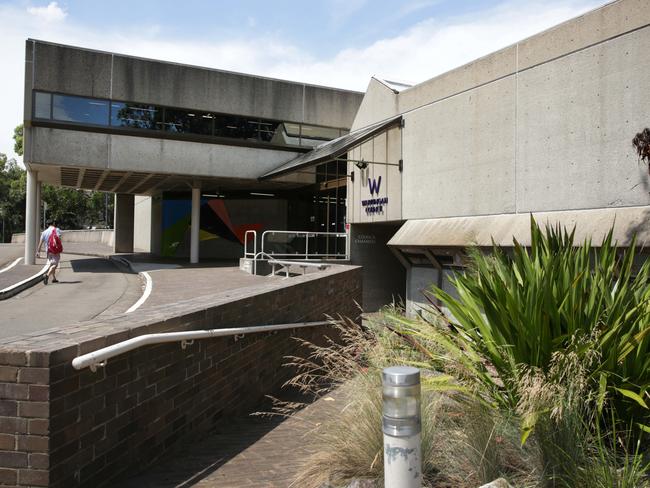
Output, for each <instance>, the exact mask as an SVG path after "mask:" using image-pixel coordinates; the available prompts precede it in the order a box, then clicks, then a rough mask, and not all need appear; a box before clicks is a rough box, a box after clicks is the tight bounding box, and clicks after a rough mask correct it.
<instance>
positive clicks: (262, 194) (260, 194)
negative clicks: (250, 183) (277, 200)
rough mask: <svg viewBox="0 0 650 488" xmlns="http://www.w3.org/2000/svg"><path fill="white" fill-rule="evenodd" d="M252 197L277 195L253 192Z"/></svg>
mask: <svg viewBox="0 0 650 488" xmlns="http://www.w3.org/2000/svg"><path fill="white" fill-rule="evenodd" d="M251 195H255V196H257V197H274V196H275V193H256V192H251Z"/></svg>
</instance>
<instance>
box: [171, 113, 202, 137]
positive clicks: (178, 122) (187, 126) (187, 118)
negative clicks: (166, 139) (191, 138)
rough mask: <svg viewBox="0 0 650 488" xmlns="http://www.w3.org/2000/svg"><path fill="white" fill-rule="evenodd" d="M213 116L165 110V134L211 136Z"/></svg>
mask: <svg viewBox="0 0 650 488" xmlns="http://www.w3.org/2000/svg"><path fill="white" fill-rule="evenodd" d="M213 120H214V115H212V114H210V113H207V112H198V111H189V110H175V109H172V108H167V109H165V130H166V131H167V132H176V133H188V134H200V135H205V136H211V135H212V121H213Z"/></svg>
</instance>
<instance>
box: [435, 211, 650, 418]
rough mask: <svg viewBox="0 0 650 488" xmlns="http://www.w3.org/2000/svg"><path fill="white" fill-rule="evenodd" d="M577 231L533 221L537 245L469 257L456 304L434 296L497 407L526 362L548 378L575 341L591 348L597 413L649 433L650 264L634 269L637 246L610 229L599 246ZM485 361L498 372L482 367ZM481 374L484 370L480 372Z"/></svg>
mask: <svg viewBox="0 0 650 488" xmlns="http://www.w3.org/2000/svg"><path fill="white" fill-rule="evenodd" d="M574 233H575V229H574V231H571V232H568V231H567V230H565V229H561V228H560V227H547V228H546V229H545V232H543V231H542V230H541V229H540V228H539V226H538V225H537V223H536V222H535V220H534V219H532V218H531V236H532V241H531V246H530V249H527V248H525V247H523V246H521V245H520V244H519V243H518V242H516V241H515V242H514V248H513V250H512V253H507V252H506V251H504V250H503V249H501V248H499V247H496V246H495V247H494V249H493V251H492V253H491V254H483V253H481V252H480V251H479V250H473V251H471V252H470V255H469V260H468V267H467V270H466V272H465V273H458V274H456V275H455V276H454V278H453V279H452V283H453V285H454V286H455V288H456V290H457V292H458V298H454V297H452V296H451V295H450V294H448V293H446V292H444V291H443V290H441V289H439V288H434V292H433V293H434V294H435V296H436V297H438V298H439V299H440V300H441V301H442V303H443V304H444V305H445V306H446V307H447V308H448V309H449V311H450V312H451V314H452V315H453V318H454V320H453V323H451V324H450V327H452V328H453V329H454V330H455V331H456V332H457V339H454V340H455V342H456V345H455V347H456V348H460V349H461V350H463V351H464V355H465V357H468V358H470V359H472V358H473V359H472V360H473V361H474V363H475V364H474V367H476V368H477V369H479V372H480V373H481V375H482V376H481V379H482V380H483V382H484V386H486V387H490V383H494V381H493V379H494V378H498V384H492V385H491V388H492V393H493V397H494V398H495V399H496V401H497V402H498V403H500V404H502V405H508V406H509V407H511V408H516V406H517V404H518V402H519V400H520V398H521V391H520V390H519V384H520V383H519V381H518V378H519V371H518V369H519V368H520V367H521V365H526V366H529V367H534V368H539V369H540V370H541V371H543V372H548V370H549V366H550V364H551V358H552V357H553V354H554V353H556V352H558V351H564V350H566V349H567V348H568V347H569V346H570V344H571V341H573V340H575V339H578V340H579V339H580V338H593V339H594V340H593V341H587V342H584V344H589V347H582V348H577V349H576V350H575V352H576V353H577V354H578V355H579V356H581V357H584V356H585V355H587V354H588V353H589V348H590V347H591V348H592V349H593V348H595V352H596V353H597V355H598V358H599V360H598V361H597V362H594V363H593V364H592V365H591V366H590V371H589V375H588V376H589V384H590V391H591V392H592V393H595V394H596V397H597V401H598V405H599V408H602V407H603V405H605V401H606V399H607V398H609V405H611V406H612V407H613V408H615V410H616V412H617V416H618V417H617V418H618V419H620V420H621V421H622V422H623V424H624V425H630V424H631V423H632V422H634V423H635V424H636V426H637V427H640V428H642V429H648V427H647V425H648V424H649V423H650V422H649V421H648V414H649V410H648V408H647V403H648V400H649V399H650V393H649V389H650V261H645V262H644V263H643V265H642V266H641V267H640V269H639V270H638V272H637V273H636V275H635V274H634V272H633V263H634V258H635V251H636V249H635V243H634V242H633V243H632V245H631V246H630V247H629V248H628V249H626V250H620V249H618V248H617V247H616V245H615V244H614V243H613V242H612V231H610V232H609V233H608V234H607V236H606V237H605V239H604V240H603V242H602V244H601V246H600V247H599V248H598V249H596V248H595V247H593V246H592V245H591V242H590V241H586V242H584V243H582V245H577V244H576V243H575V242H574ZM481 361H486V362H488V363H489V365H490V366H491V367H493V368H494V370H495V374H494V375H486V374H485V372H484V371H482V370H481V364H482V363H481ZM483 369H484V368H483Z"/></svg>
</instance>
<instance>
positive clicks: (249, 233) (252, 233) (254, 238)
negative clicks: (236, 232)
mask: <svg viewBox="0 0 650 488" xmlns="http://www.w3.org/2000/svg"><path fill="white" fill-rule="evenodd" d="M249 235H252V236H253V252H252V253H251V252H248V236H249ZM256 255H257V231H255V230H247V231H246V232H245V233H244V257H245V258H252V259H255V256H256Z"/></svg>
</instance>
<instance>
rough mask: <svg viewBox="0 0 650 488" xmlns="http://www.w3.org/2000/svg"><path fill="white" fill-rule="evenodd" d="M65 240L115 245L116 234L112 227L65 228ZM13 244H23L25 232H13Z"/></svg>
mask: <svg viewBox="0 0 650 488" xmlns="http://www.w3.org/2000/svg"><path fill="white" fill-rule="evenodd" d="M62 233H63V242H64V243H66V242H98V243H101V244H105V245H107V246H113V239H114V237H115V234H114V232H113V230H112V229H88V230H64V231H62ZM11 242H12V243H13V244H23V243H24V242H25V234H24V233H21V234H12V235H11Z"/></svg>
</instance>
